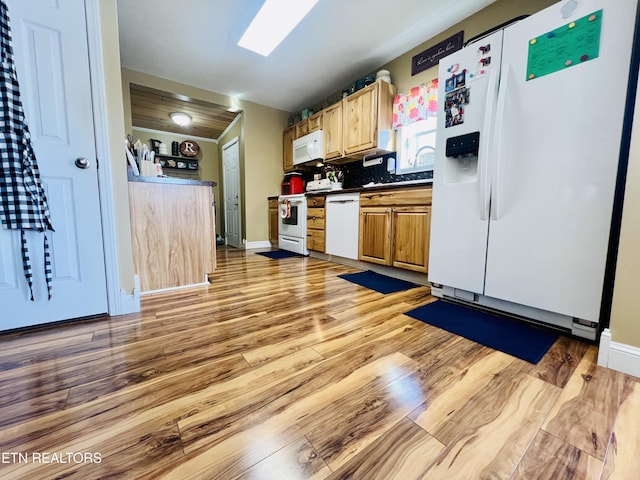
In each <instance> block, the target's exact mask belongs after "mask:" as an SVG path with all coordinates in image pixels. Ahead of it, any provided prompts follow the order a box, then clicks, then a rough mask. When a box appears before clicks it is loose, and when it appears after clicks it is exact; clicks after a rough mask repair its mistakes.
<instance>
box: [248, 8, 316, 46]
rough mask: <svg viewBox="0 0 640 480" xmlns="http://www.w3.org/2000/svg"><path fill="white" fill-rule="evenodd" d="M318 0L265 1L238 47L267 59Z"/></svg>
mask: <svg viewBox="0 0 640 480" xmlns="http://www.w3.org/2000/svg"><path fill="white" fill-rule="evenodd" d="M316 3H318V0H296V1H295V2H291V1H289V0H266V1H265V2H264V5H262V8H260V10H259V11H258V13H257V14H256V16H255V18H254V19H253V20H252V22H251V24H250V25H249V28H247V30H246V31H245V32H244V34H243V35H242V38H241V39H240V41H239V42H238V46H240V47H242V48H246V49H247V50H251V51H252V52H256V53H258V54H260V55H263V56H265V57H268V56H269V54H271V52H273V50H274V49H275V48H276V47H277V46H278V45H279V44H280V42H282V40H284V39H285V37H286V36H287V35H289V33H290V32H291V31H292V30H293V29H294V28H295V27H296V25H298V23H300V21H301V20H302V19H303V18H304V16H305V15H306V14H307V13H309V11H310V10H311V9H312V8H313V6H314V5H315V4H316Z"/></svg>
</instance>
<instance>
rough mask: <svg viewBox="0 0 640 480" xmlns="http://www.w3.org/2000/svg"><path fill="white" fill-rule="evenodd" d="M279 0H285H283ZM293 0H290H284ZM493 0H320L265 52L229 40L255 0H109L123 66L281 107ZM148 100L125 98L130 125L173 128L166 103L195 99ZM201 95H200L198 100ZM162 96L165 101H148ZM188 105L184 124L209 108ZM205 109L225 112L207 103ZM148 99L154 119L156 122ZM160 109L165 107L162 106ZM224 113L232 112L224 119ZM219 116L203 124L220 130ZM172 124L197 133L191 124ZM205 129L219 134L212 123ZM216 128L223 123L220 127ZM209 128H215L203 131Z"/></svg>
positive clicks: (351, 76)
mask: <svg viewBox="0 0 640 480" xmlns="http://www.w3.org/2000/svg"><path fill="white" fill-rule="evenodd" d="M283 1H287V0H283ZM290 1H294V0H290ZM494 1H495V0H457V1H455V2H452V1H451V0H396V1H395V2H390V1H389V0H349V1H345V0H320V1H319V2H318V4H317V5H316V6H315V7H314V8H313V9H312V10H311V12H310V13H309V15H307V17H305V18H304V19H303V20H302V22H301V23H300V24H299V25H298V26H297V27H296V28H295V29H294V30H293V32H291V33H290V34H289V36H288V37H287V38H285V40H284V41H283V42H282V43H281V44H280V45H279V46H278V47H277V48H276V49H275V51H274V52H273V53H272V54H271V55H270V56H269V57H263V56H261V55H258V54H256V53H253V52H250V51H248V50H245V49H243V48H241V47H238V46H237V45H236V43H237V41H238V39H239V38H240V37H241V35H242V33H243V32H244V30H245V29H246V27H247V26H248V25H249V23H250V22H251V20H252V18H253V17H254V16H255V14H256V13H257V11H258V10H259V9H260V7H261V5H262V3H263V0H244V1H229V0H180V1H179V0H117V2H118V23H119V31H120V55H121V63H122V66H123V67H125V68H129V69H132V70H136V71H139V72H143V73H147V74H150V75H154V76H158V77H161V78H165V79H168V80H172V81H175V82H179V83H184V84H187V85H191V86H195V87H199V88H203V89H206V90H210V91H213V92H216V93H220V94H223V95H227V96H230V97H235V98H237V99H239V100H246V101H250V102H254V103H258V104H261V105H266V106H268V107H272V108H276V109H280V110H284V111H286V112H295V111H299V110H301V109H302V108H305V107H308V106H310V105H313V104H315V103H317V102H319V101H321V100H323V99H324V98H326V97H327V96H329V95H331V94H334V93H335V92H337V91H340V90H341V89H343V88H344V87H346V86H348V85H349V84H351V83H353V81H354V80H355V79H357V78H359V77H361V76H363V75H365V74H368V73H370V72H372V71H375V70H376V69H378V68H379V67H380V66H382V65H384V64H385V63H387V62H389V61H391V60H393V59H394V58H396V57H398V56H400V55H402V54H403V53H405V52H407V51H409V50H411V49H412V48H414V47H416V46H418V45H420V44H421V43H423V42H424V41H425V40H428V39H429V38H432V37H434V36H435V35H437V34H438V33H440V32H442V31H443V30H445V29H447V28H449V27H451V26H453V25H454V24H456V23H457V22H459V21H460V20H462V19H464V18H466V17H468V16H469V15H471V14H473V13H475V12H476V11H478V10H480V9H482V8H484V7H485V6H487V5H489V4H491V3H493V2H494ZM143 93H146V94H147V97H146V99H145V98H142V97H138V99H142V100H145V102H146V104H147V107H145V108H146V109H145V110H144V111H143V110H139V109H138V107H137V105H133V106H132V110H133V116H134V119H136V120H134V125H135V126H143V125H139V124H138V123H137V122H138V120H137V119H141V120H139V121H142V119H143V118H145V120H144V122H150V123H147V124H154V125H156V126H153V127H146V128H154V129H158V128H159V125H160V124H161V125H162V126H163V130H164V131H173V130H167V129H168V128H174V129H175V127H173V126H172V125H171V124H169V122H168V121H167V119H168V113H167V112H166V111H164V110H162V108H164V107H167V108H169V107H168V105H169V104H171V103H172V101H179V102H181V103H177V104H175V105H171V107H170V108H174V107H175V108H177V107H178V106H181V107H182V109H183V110H187V109H188V108H190V107H188V106H187V105H188V104H190V103H193V102H191V101H190V99H186V98H182V99H177V98H173V99H172V95H171V94H170V92H164V93H163V92H155V93H156V94H159V95H158V97H157V98H155V99H154V98H153V97H149V96H148V94H149V93H154V92H148V91H147V92H143V91H140V92H139V93H138V92H137V91H136V93H135V95H139V96H142V95H143ZM200 103H202V102H200ZM154 105H155V106H157V105H164V107H160V106H157V107H154ZM200 107H207V105H198V106H197V108H196V106H194V107H193V108H194V110H193V113H194V115H193V116H194V119H195V118H196V117H197V116H198V118H199V115H202V118H203V120H204V123H203V124H202V125H200V123H201V122H199V121H196V122H195V125H194V127H192V128H198V129H199V128H200V127H201V126H202V127H203V128H208V127H210V125H209V121H211V118H209V117H207V114H206V113H205V112H204V110H203V109H202V108H200ZM208 107H209V108H212V109H213V110H212V111H211V112H210V114H211V115H212V116H213V117H216V118H218V119H219V120H220V121H222V122H224V121H227V120H228V118H227V117H225V113H228V112H226V111H225V110H224V109H220V108H219V107H216V106H215V105H211V104H210V105H209V106H208ZM153 108H157V109H158V115H164V116H163V117H162V120H159V121H157V123H154V122H153V121H152V120H151V119H150V118H149V116H150V115H151V114H152V110H153ZM165 114H166V115H165ZM229 121H231V120H229ZM221 127H222V126H221V125H219V126H217V127H211V128H214V129H217V130H219V129H220V128H221ZM178 130H179V131H176V133H187V134H190V135H197V136H201V135H199V134H197V133H195V131H193V132H185V131H184V130H183V129H178ZM217 130H215V131H213V132H208V133H207V134H206V135H204V136H206V137H208V138H217V137H218V136H216V134H215V132H216V131H217ZM223 130H224V129H223ZM211 135H213V137H211Z"/></svg>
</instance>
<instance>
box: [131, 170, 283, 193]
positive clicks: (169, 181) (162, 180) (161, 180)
mask: <svg viewBox="0 0 640 480" xmlns="http://www.w3.org/2000/svg"><path fill="white" fill-rule="evenodd" d="M127 180H129V181H130V182H141V183H158V184H164V185H195V186H200V187H215V186H216V185H218V184H217V183H216V182H210V181H207V180H190V179H187V178H173V177H143V176H135V175H134V174H133V172H132V171H131V169H130V168H129V169H127ZM276 198H277V197H276Z"/></svg>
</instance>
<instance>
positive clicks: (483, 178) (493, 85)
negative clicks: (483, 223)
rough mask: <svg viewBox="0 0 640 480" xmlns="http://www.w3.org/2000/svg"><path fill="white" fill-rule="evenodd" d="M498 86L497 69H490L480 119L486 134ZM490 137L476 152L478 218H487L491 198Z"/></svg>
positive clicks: (481, 143)
mask: <svg viewBox="0 0 640 480" xmlns="http://www.w3.org/2000/svg"><path fill="white" fill-rule="evenodd" d="M497 88H498V70H497V69H495V68H494V69H492V70H491V73H490V74H489V84H488V85H487V101H486V105H487V108H486V110H485V112H484V119H483V121H482V132H483V133H484V134H485V135H487V133H488V132H490V131H491V129H492V125H491V124H492V122H493V116H494V105H495V101H494V99H495V97H496V91H497ZM490 150H491V139H490V137H489V136H488V135H487V138H485V139H484V141H483V140H480V152H479V154H478V165H479V169H478V173H479V175H478V187H479V188H478V193H479V195H480V219H481V220H487V218H489V207H490V205H491V204H490V202H489V199H490V198H491V196H490V193H491V178H490V175H489V163H490V161H491V156H490Z"/></svg>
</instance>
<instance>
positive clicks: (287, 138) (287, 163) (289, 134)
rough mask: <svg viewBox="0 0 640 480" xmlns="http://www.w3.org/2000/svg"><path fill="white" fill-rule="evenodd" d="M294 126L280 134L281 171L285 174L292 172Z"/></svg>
mask: <svg viewBox="0 0 640 480" xmlns="http://www.w3.org/2000/svg"><path fill="white" fill-rule="evenodd" d="M294 135H295V125H294V126H292V127H289V128H287V129H286V130H285V131H284V132H282V169H283V170H284V171H285V172H288V171H289V170H293V137H294Z"/></svg>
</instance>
